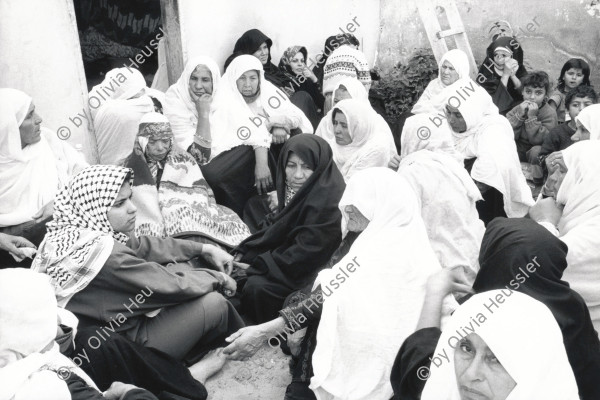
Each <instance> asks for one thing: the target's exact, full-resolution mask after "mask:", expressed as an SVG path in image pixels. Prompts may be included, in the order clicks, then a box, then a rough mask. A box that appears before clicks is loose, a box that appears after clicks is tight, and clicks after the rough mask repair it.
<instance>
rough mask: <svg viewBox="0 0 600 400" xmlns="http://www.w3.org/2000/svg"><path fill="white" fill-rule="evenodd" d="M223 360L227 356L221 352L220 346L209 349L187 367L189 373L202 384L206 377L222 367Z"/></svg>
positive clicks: (225, 359)
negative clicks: (200, 358)
mask: <svg viewBox="0 0 600 400" xmlns="http://www.w3.org/2000/svg"><path fill="white" fill-rule="evenodd" d="M225 361H227V358H226V356H225V354H223V348H222V347H221V348H218V349H215V350H212V351H209V352H208V353H207V354H206V355H205V356H204V358H202V360H200V361H198V362H197V363H196V364H194V365H192V366H191V367H190V368H189V369H190V373H191V374H192V376H193V377H194V379H196V380H197V381H198V382H200V383H202V384H204V383H206V380H207V379H208V378H210V377H211V376H213V375H214V374H216V373H217V372H218V371H220V370H221V368H223V365H225Z"/></svg>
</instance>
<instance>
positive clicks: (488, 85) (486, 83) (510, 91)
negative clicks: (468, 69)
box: [476, 36, 527, 115]
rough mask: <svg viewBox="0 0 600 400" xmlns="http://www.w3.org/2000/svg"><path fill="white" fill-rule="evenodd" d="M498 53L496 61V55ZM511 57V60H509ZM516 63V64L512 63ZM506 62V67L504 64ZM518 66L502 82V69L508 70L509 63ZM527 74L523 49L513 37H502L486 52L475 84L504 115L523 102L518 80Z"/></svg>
mask: <svg viewBox="0 0 600 400" xmlns="http://www.w3.org/2000/svg"><path fill="white" fill-rule="evenodd" d="M497 52H498V53H499V55H498V59H496V58H495V57H496V53H497ZM508 54H510V56H509V55H508ZM511 57H512V58H511ZM515 61H516V63H514V62H515ZM505 62H508V63H509V64H508V65H505V64H504V63H505ZM511 62H512V63H513V64H518V68H515V69H516V71H515V70H513V72H512V74H511V76H510V77H509V78H508V80H507V81H506V83H504V82H502V78H503V72H504V70H503V69H500V68H504V69H506V73H507V74H508V69H509V68H510V63H511ZM526 74H527V70H526V69H525V66H524V65H523V48H522V47H521V44H520V43H519V42H518V41H517V39H516V38H514V37H508V36H503V37H500V38H498V39H496V40H494V41H493V42H492V44H490V45H489V46H488V48H487V50H486V58H485V60H484V61H483V64H481V67H479V73H478V74H477V79H476V80H477V83H479V84H480V85H481V86H482V87H483V88H484V89H485V90H486V91H487V92H488V93H489V94H490V96H492V99H493V101H494V104H495V105H496V106H497V107H498V110H499V112H500V114H502V115H506V113H507V112H509V111H510V110H512V108H513V107H514V106H516V105H517V104H519V103H520V102H521V101H523V96H522V94H521V89H522V86H521V82H520V79H521V78H522V77H523V76H525V75H526Z"/></svg>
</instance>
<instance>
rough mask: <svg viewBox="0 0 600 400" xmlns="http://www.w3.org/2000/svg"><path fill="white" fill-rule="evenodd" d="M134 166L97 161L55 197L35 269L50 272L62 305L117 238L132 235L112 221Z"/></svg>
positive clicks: (88, 277) (92, 272)
mask: <svg viewBox="0 0 600 400" xmlns="http://www.w3.org/2000/svg"><path fill="white" fill-rule="evenodd" d="M128 174H129V175H130V177H129V182H130V184H133V171H132V170H131V169H129V168H124V167H117V166H113V165H93V166H90V167H87V168H85V169H84V170H82V171H81V172H79V173H78V174H77V175H76V176H75V177H73V178H72V179H71V182H69V184H68V185H67V186H65V187H64V188H63V189H62V190H61V191H60V193H59V194H58V195H57V196H56V199H55V200H54V216H53V217H54V218H53V221H52V222H50V223H48V225H47V228H48V233H47V234H46V237H45V239H44V241H43V242H42V244H41V245H40V249H39V251H38V255H37V256H36V258H35V260H34V262H33V265H32V269H33V270H37V271H38V272H44V273H46V274H48V275H49V276H50V278H51V279H52V283H53V284H54V287H55V290H56V294H57V297H58V301H59V305H61V306H63V307H64V305H66V303H67V302H68V300H69V299H70V298H71V297H72V296H73V295H74V294H75V293H77V292H79V291H81V290H83V289H84V288H85V287H86V286H87V285H88V284H89V283H90V282H91V281H92V280H93V279H94V278H95V277H96V275H97V274H98V272H99V271H100V269H102V267H103V265H104V263H105V262H106V260H107V259H108V256H109V255H110V252H111V251H112V247H113V244H114V240H117V241H119V242H121V243H123V244H125V243H126V242H127V240H128V238H129V237H128V236H127V235H125V234H123V233H118V232H115V231H114V230H113V229H112V226H111V225H110V222H109V221H108V215H107V213H108V210H110V208H111V207H112V205H113V203H114V202H115V199H116V198H117V195H118V193H119V190H120V189H121V186H122V185H123V183H124V182H125V178H126V177H127V175H128Z"/></svg>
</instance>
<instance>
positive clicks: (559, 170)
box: [542, 153, 568, 200]
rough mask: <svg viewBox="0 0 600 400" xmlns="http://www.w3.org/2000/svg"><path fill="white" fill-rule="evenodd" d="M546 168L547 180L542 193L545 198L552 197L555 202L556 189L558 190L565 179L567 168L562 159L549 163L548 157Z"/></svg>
mask: <svg viewBox="0 0 600 400" xmlns="http://www.w3.org/2000/svg"><path fill="white" fill-rule="evenodd" d="M552 154H555V153H552ZM553 160H554V158H553ZM546 166H547V167H548V179H546V183H544V187H543V188H542V192H543V193H544V194H545V195H546V196H549V197H554V199H555V200H556V195H557V193H558V189H560V186H561V185H562V183H563V180H564V179H565V175H567V171H568V170H567V166H566V164H565V162H564V160H563V159H562V158H559V159H556V160H554V161H550V157H548V158H546Z"/></svg>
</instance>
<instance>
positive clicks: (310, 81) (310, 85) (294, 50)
mask: <svg viewBox="0 0 600 400" xmlns="http://www.w3.org/2000/svg"><path fill="white" fill-rule="evenodd" d="M307 59H308V52H307V50H306V47H302V46H292V47H288V48H287V50H286V51H284V52H283V55H282V56H281V59H280V60H279V69H280V70H282V71H283V73H284V74H286V76H288V77H289V78H290V80H291V82H292V85H293V88H294V91H295V92H299V91H304V92H306V93H308V94H309V95H310V97H311V98H312V99H313V101H314V102H315V105H316V106H317V108H318V111H319V113H321V112H322V111H323V103H324V101H325V98H324V97H323V94H321V89H320V88H319V80H318V78H317V77H316V76H315V74H313V72H312V71H311V70H310V69H309V68H308V67H307V66H306V60H307ZM315 128H316V126H315Z"/></svg>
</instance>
